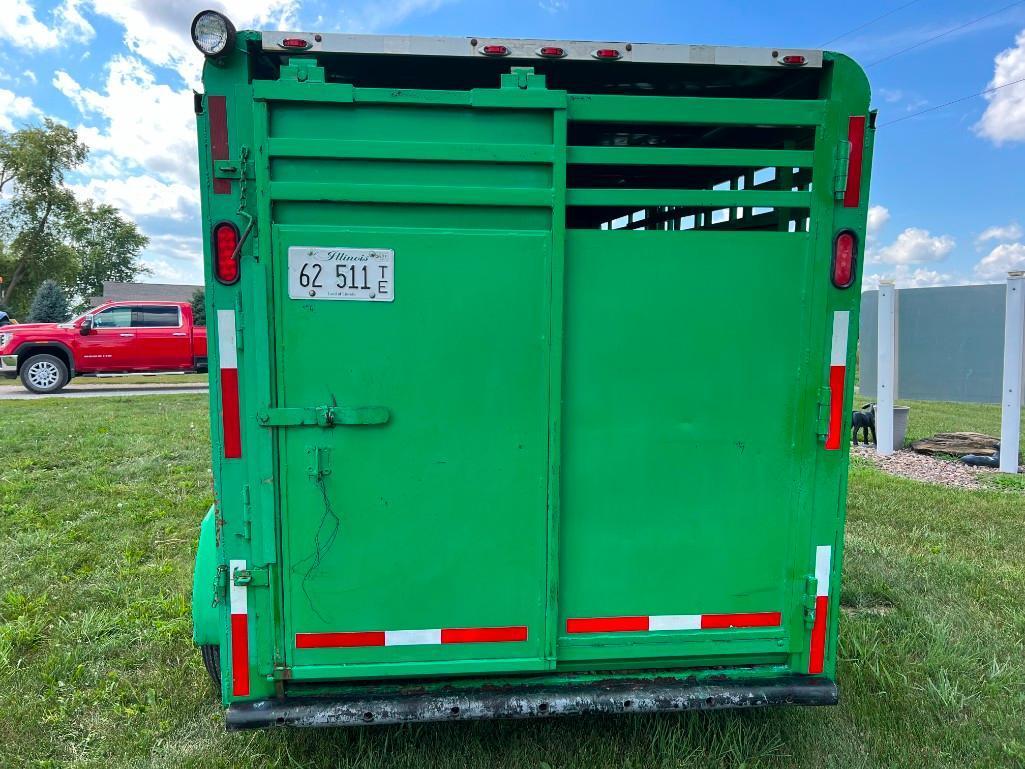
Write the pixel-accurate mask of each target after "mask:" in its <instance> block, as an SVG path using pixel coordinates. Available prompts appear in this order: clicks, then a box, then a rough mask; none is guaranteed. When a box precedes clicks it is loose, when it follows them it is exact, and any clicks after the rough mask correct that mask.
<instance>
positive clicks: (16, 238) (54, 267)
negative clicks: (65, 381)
mask: <svg viewBox="0 0 1025 769" xmlns="http://www.w3.org/2000/svg"><path fill="white" fill-rule="evenodd" d="M87 152H88V150H87V149H86V147H85V145H84V144H81V143H80V142H79V141H78V135H77V134H76V133H75V131H74V130H73V129H71V128H68V127H67V126H63V125H59V124H58V123H55V122H53V121H52V120H50V119H49V118H47V120H46V121H45V122H44V124H43V125H42V126H36V127H31V128H23V129H21V130H20V131H15V132H14V133H11V134H2V135H0V194H3V193H5V192H8V191H10V192H13V194H12V195H10V196H5V199H4V201H3V205H2V207H0V237H2V238H3V239H4V240H5V242H6V243H5V248H4V263H3V264H0V269H2V274H3V276H4V278H5V301H6V302H7V304H8V305H10V306H11V307H12V308H13V309H14V310H15V311H21V310H23V309H24V308H25V307H26V305H27V304H28V297H29V296H31V293H32V290H33V289H34V288H35V287H36V286H38V285H39V284H40V283H41V282H42V281H43V280H45V279H47V278H50V279H54V280H58V281H60V282H63V283H66V282H67V281H68V280H69V279H71V278H72V277H73V276H74V274H75V272H76V260H75V255H74V253H73V251H72V249H71V248H70V247H69V246H68V244H67V243H66V235H67V227H66V224H67V221H68V218H69V217H70V216H72V215H74V213H75V212H76V211H77V208H78V203H77V201H76V200H75V196H74V195H73V194H72V192H71V190H70V189H68V188H67V186H66V185H65V184H64V174H65V172H67V171H69V170H71V169H74V168H76V167H77V166H79V165H80V164H81V163H82V161H83V160H85V156H86V153H87Z"/></svg>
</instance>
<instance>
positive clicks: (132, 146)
mask: <svg viewBox="0 0 1025 769" xmlns="http://www.w3.org/2000/svg"><path fill="white" fill-rule="evenodd" d="M53 85H54V87H56V88H57V90H58V91H60V92H61V93H63V94H64V95H65V96H67V97H68V99H70V100H71V102H72V103H73V104H74V105H75V106H76V107H77V108H78V111H79V112H80V113H81V114H82V116H83V117H84V118H85V119H86V121H88V122H87V123H86V124H85V125H82V126H80V127H79V128H78V131H79V137H80V138H81V139H82V141H84V142H85V143H86V144H87V145H88V146H89V148H90V149H91V150H92V151H93V152H96V153H105V154H108V155H110V156H112V157H114V158H116V159H117V160H119V161H121V162H122V164H123V165H124V166H125V167H126V168H128V169H129V170H143V171H147V172H149V173H151V174H156V175H159V176H165V177H168V178H169V179H171V180H173V181H179V182H183V183H185V184H195V183H196V179H197V172H196V133H195V116H194V115H193V112H192V93H191V92H190V91H189V90H188V89H187V88H186V89H181V90H175V89H173V88H171V87H170V86H167V85H163V84H160V83H157V82H156V79H155V77H154V75H153V73H152V72H151V71H150V70H149V69H148V68H147V67H146V65H145V64H143V62H142V61H140V60H139V59H136V58H134V57H131V56H121V55H118V56H115V57H114V58H113V59H111V61H110V64H109V65H108V67H107V81H106V83H105V84H104V89H103V92H102V93H101V92H99V91H94V90H91V89H88V88H84V87H82V86H81V85H80V84H79V83H78V81H76V80H75V79H74V78H73V77H72V76H71V75H69V74H68V73H67V72H64V71H63V70H58V71H57V72H56V74H55V75H54V78H53ZM97 123H98V124H99V125H97Z"/></svg>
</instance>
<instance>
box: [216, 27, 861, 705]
mask: <svg viewBox="0 0 1025 769" xmlns="http://www.w3.org/2000/svg"><path fill="white" fill-rule="evenodd" d="M258 42H259V35H258V34H257V33H249V32H244V33H240V36H239V46H238V50H237V51H236V52H234V53H233V54H231V55H230V56H229V57H227V58H226V59H225V60H224V61H222V62H219V63H217V64H208V66H207V68H206V71H205V74H204V83H205V87H206V95H205V96H204V98H203V102H202V105H203V107H204V109H203V110H202V112H201V114H200V115H199V137H200V164H201V178H202V188H201V191H202V197H203V213H204V232H205V247H206V251H207V260H206V276H207V284H208V292H207V297H208V317H211V318H223V319H224V322H225V324H226V325H222V326H216V325H213V324H212V326H211V329H210V337H211V351H210V360H211V372H212V373H211V406H212V408H211V424H212V431H211V434H212V438H213V450H214V451H213V454H214V482H215V487H216V491H217V495H216V498H217V504H216V507H215V512H214V518H213V519H212V520H213V523H212V524H207V528H208V529H210V528H211V526H212V525H213V526H215V527H216V532H217V535H218V536H217V551H216V564H209V563H207V561H208V560H209V559H203V563H202V564H200V568H202V569H203V570H210V569H211V568H214V566H215V565H216V566H217V567H219V568H220V572H219V573H220V574H222V575H224V576H225V579H223V580H221V581H214V580H215V578H216V575H210V582H209V583H207V584H211V585H217V586H218V587H217V588H216V589H217V590H219V591H221V592H220V593H218V594H217V595H216V596H215V600H216V602H217V606H218V608H217V612H218V614H217V620H218V628H217V631H218V632H219V633H220V638H221V647H222V669H223V670H224V671H225V680H224V684H223V690H222V694H223V698H224V701H225V702H226V703H229V704H230V703H232V702H238V701H241V700H260V699H264V698H268V697H271V696H279V697H280V696H285V697H288V696H292V695H302V694H307V693H312V692H319V693H323V692H325V691H329V692H331V691H333V692H345V691H348V689H346V687H351V686H353V685H356V684H358V682H360V681H363V680H369V681H382V682H385V681H399V680H401V679H410V678H415V679H422V682H423V686H424V687H425V689H426V690H431V687H432V686H434V685H435V684H434V683H432V682H437V685H443V684H445V683H451V682H452V681H455V680H459V681H460V683H459V685H460V686H467V687H479V686H483V685H486V684H487V683H489V682H508V681H509V680H512V679H515V678H516V677H517V676H522V675H526V674H537V673H538V672H539V671H545V675H546V676H548V678H546V679H545V680H546V681H549V682H552V681H554V682H558V681H569V680H571V678H572V676H574V675H575V676H577V678H576V680H579V675H580V673H581V672H583V673H585V674H586V673H587V672H588V671H596V670H604V671H609V670H620V671H623V670H638V669H639V670H647V671H649V672H651V673H653V674H654V673H661V674H664V675H668V676H673V675H675V676H679V677H687V676H691V675H694V674H695V673H700V670H701V669H705V668H709V667H714V668H716V670H717V672H716V675H718V676H722V677H725V678H727V679H740V678H742V677H749V678H760V677H767V678H772V677H774V676H775V677H778V676H781V675H797V676H803V675H807V674H808V672H809V661H810V656H811V652H810V649H811V644H812V628H813V626H814V623H815V621H816V620H820V621H821V620H822V619H823V618H825V624H826V627H825V634H824V641H823V642H824V645H825V646H824V648H825V657H824V665H823V669H822V673H821V675H822V676H824V677H826V678H829V679H833V678H834V677H835V664H836V662H835V661H836V628H837V614H838V609H839V603H838V598H839V585H840V582H839V574H840V568H839V564H840V559H841V556H842V553H841V550H842V541H843V515H844V496H845V490H846V467H847V452H846V449H845V448H842V449H841V450H839V451H826V450H825V448H824V437H825V434H824V427H823V425H824V415H828V413H829V410H830V408H831V407H832V408H834V409H835V408H839V410H840V411H841V412H842V415H843V420H845V421H843V422H842V428H844V429H845V428H846V427H847V421H846V420H848V419H849V413H848V412H849V410H850V405H851V404H850V401H851V389H852V386H853V377H849V378H848V380H847V381H846V383H845V388H844V390H843V391H842V392H841V393H839V394H840V395H841V396H842V397H841V398H840V400H842V403H840V404H839V406H838V407H837V406H835V405H834V404H831V402H830V395H829V389H828V385H829V383H830V350H831V334H832V332H833V324H834V317H835V313H837V312H840V313H849V315H844V316H842V317H844V318H849V325H848V328H849V334H850V337H849V344H848V347H847V353H846V358H845V362H846V364H847V369H848V371H853V365H854V360H855V349H856V338H857V327H858V323H857V312H858V291H859V288H858V285H855V286H854V287H852V288H850V289H847V290H838V289H835V288H833V287H832V286H831V285H830V283H829V280H828V271H829V261H830V255H831V247H832V240H833V237H834V235H835V233H836V232H837V231H838V230H839V229H841V228H851V229H853V230H854V231H855V232H856V233H857V234H858V235H859V237H860V238H862V240H863V238H864V234H865V215H866V207H867V198H868V195H867V192H868V184H869V178H868V172H869V167H870V161H871V150H872V140H873V133H874V131H873V130H872V129H871V128H870V129H869V130H868V131H867V132H866V138H865V146H864V148H863V149H864V153H865V158H866V161H865V174H864V176H863V179H862V194H861V199H860V204H859V205H858V206H857V207H853V208H845V207H843V205H842V202H841V200H840V198H839V197H838V195H837V192H838V190H842V189H843V184H844V182H845V179H846V167H845V163H846V158H847V157H848V156H849V147H848V146H847V144H846V137H847V122H848V119H849V118H850V117H851V116H865V115H866V114H867V108H868V90H867V83H866V81H865V79H864V75H863V73H862V72H861V70H860V69H859V68H858V67H857V66H856V65H855V64H854V63H853V62H851V61H850V60H849V59H847V58H845V57H842V56H837V55H833V54H827V56H826V66H825V68H824V69H823V70H822V72H821V83H820V85H819V88H818V90H819V93H818V95H817V98H811V97H809V94H808V93H806V92H805V93H803V96H802V97H801V98H764V97H762V96H759V97H758V98H741V97H729V98H720V97H714V96H701V97H695V96H687V97H678V96H668V95H645V94H643V93H637V94H630V95H627V94H616V95H605V94H596V93H567V92H566V91H563V90H560V89H559V88H547V87H546V84H545V81H544V78H542V77H539V76H536V75H533V74H530V73H529V72H526V71H522V70H517V71H514V72H512V73H510V74H507V75H503V76H502V77H501V79H500V80H499V81H498V82H495V84H494V87H493V88H480V87H472V88H471V87H468V88H466V89H465V90H458V89H453V88H452V87H451V84H446V86H445V87H439V88H431V87H423V88H408V87H402V88H395V89H390V88H379V87H374V88H365V87H362V86H361V85H360V84H359V82H356V83H345V82H330V80H332V79H334V80H338V79H339V72H340V71H342V70H340V69H335V70H332V71H331V72H330V73H328V72H325V70H323V69H321V68H320V67H319V66H318V64H323V65H324V66H325V67H327V68H328V69H329V70H330V68H331V67H334V66H335V62H334V60H333V59H331V55H328V54H325V55H323V56H321V57H320V58H316V57H312V56H308V57H306V58H297V57H292V58H291V59H289V60H287V61H284V60H283V61H281V62H280V64H281V66H280V69H279V70H274V69H273V68H271V70H267V69H266V65H267V62H266V61H264V62H262V63H261V64H260V66H259V67H256V68H253V69H250V67H249V64H250V62H249V61H248V56H249V53H248V52H249V51H251V50H252V49H251V48H249V47H248V46H249V45H250V44H257V43H258ZM475 61H476V60H472V61H469V62H467V64H468V66H475V64H474V62H475ZM596 66H606V65H605V64H601V63H598V64H596ZM261 68H262V69H261ZM623 71H629V70H623ZM271 72H273V74H270V73H271ZM254 73H255V74H254ZM776 73H777V75H778V76H779V77H787V76H788V75H785V74H783V73H782V72H781V71H779V70H777V71H776ZM327 74H332V78H329V77H327ZM251 75H253V76H254V78H255V79H252V80H251V79H250V76H251ZM680 75H681V77H684V76H685V75H686V73H684V72H683V71H681V73H680ZM740 82H741V81H740V80H738V83H740ZM475 86H476V84H475ZM738 87H739V86H738ZM217 97H223V98H224V100H225V104H226V113H227V135H228V147H227V157H225V158H222V160H225V161H229V162H228V164H229V165H231V164H235V166H236V167H238V168H243V169H244V170H243V172H242V173H241V174H235V175H234V177H233V178H231V179H230V180H229V183H228V185H229V188H230V191H229V192H228V193H227V194H220V193H218V192H215V191H214V189H213V179H214V176H215V173H214V170H213V169H214V160H215V158H214V157H213V153H214V149H213V147H212V145H211V141H210V136H211V121H212V118H211V114H210V111H209V109H208V107H209V104H210V100H211V98H217ZM605 124H611V125H613V128H612V129H609V130H611V131H612V133H611V134H609V135H606V136H600V135H599V138H597V139H594V140H593V143H592V144H591V145H590V146H585V145H586V137H587V136H592V137H594V136H596V134H593V133H592V134H588V133H587V131H594V130H597V131H599V133H600V132H601V131H604V130H606V128H605ZM584 129H586V130H584ZM663 129H664V130H666V131H668V132H669V133H663V134H659V135H657V136H656V135H651V136H649V135H647V134H646V133H645V132H651V131H655V132H658V131H660V130H663ZM631 132H633V135H631ZM571 136H572V137H573V138H572V141H570V137H571ZM582 137H583V138H582ZM653 137H654V138H653ZM706 137H711V139H710V140H709V143H707V144H706V143H704V142H705V138H706ZM634 141H637V142H639V143H640V144H639V145H635V146H624V145H623V144H622V142H634ZM660 141H661V142H664V144H663V145H661V146H655V145H653V144H651V143H650V142H655V143H656V144H657V143H658V142H660ZM570 145H572V146H570ZM588 169H590V170H588ZM594 169H598V170H597V171H595V170H594ZM765 169H772V170H774V174H773V175H772V176H774V177H775V178H771V177H770V180H769V181H759V182H758V183H755V174H756V172H758V171H763V170H765ZM798 169H799V170H798ZM667 173H668V174H676V176H675V177H672V178H670V177H669V176H667V175H666V174H667ZM582 174H583V175H584V176H583V177H581V175H582ZM587 174H591V176H587ZM610 174H611V176H610ZM603 175H604V176H603ZM617 175H618V176H619V177H621V178H617ZM596 177H597V178H600V179H601V181H600V183H581V182H580V179H581V178H586V179H592V178H596ZM762 207H771V208H768V209H764V208H762ZM713 211H714V212H716V213H715V214H713V213H712V212H713ZM588 217H591V218H588ZM687 218H689V219H690V220H691V223H690V224H689V225H688V226H692V227H693V228H694V229H691V230H684V229H683V227H684V219H687ZM220 220H229V221H234V222H236V223H238V225H239V228H240V230H244V229H246V227H247V225H249V223H250V222H252V224H253V227H252V234H251V237H250V238H249V239H248V240H247V242H246V243H245V244H244V246H243V247H242V249H241V274H242V278H241V280H240V281H239V282H238V283H236V284H233V285H222V284H219V283H218V282H217V281H216V280H215V278H214V274H213V261H214V260H213V259H212V247H211V245H212V244H211V243H210V242H209V232H210V229H211V227H212V224H213V223H214V222H217V221H220ZM627 220H630V221H629V224H630V226H631V227H638V228H640V227H647V229H636V230H630V229H623V230H618V231H616V230H615V227H618V226H621V225H622V223H623V222H624V221H627ZM567 222H570V223H573V224H572V226H570V227H567ZM745 228H746V229H745ZM788 230H791V231H788ZM294 248H299V249H301V250H300V251H297V252H296V253H297V254H299V255H301V254H302V253H303V252H304V251H305V252H308V251H309V250H311V249H319V248H329V249H339V250H350V251H351V250H353V249H368V250H375V251H385V250H386V251H389V252H393V255H394V256H393V258H394V284H393V288H394V299H393V301H389V302H382V301H332V300H327V299H320V298H314V297H312V296H308V295H302V296H299V295H297V294H295V291H294V290H292V291H290V289H289V249H294ZM232 334H233V335H234V337H233V343H234V344H233V346H231V345H230V342H229V347H225V346H224V345H225V343H226V340H229V339H230V337H231V335H232ZM226 361H228V362H230V363H236V365H237V369H233V370H232V373H227V372H222V371H221V368H222V366H224V365H225V362H226ZM236 370H237V379H238V383H239V384H238V402H239V416H240V433H241V447H240V452H241V457H238V458H236V457H234V456H230V455H226V446H227V444H226V442H225V434H226V431H227V429H228V428H227V426H226V425H227V421H228V420H230V418H231V409H230V404H229V403H228V401H227V400H226V397H227V396H225V395H222V389H223V388H227V389H223V392H225V393H230V392H231V389H230V388H231V387H232V382H233V377H234V376H235V374H234V371H236ZM836 402H839V401H836ZM825 547H831V548H832V551H831V552H832V560H831V563H830V564H829V568H828V570H827V571H825V572H821V573H822V574H824V575H825V576H824V579H822V580H821V583H822V584H821V585H820V584H819V583H817V582H816V578H815V577H816V552H817V550H821V549H822V548H825ZM238 564H243V565H244V568H242V570H241V575H242V576H241V577H238V578H236V579H234V580H233V579H232V576H231V574H230V572H231V570H232V569H238V568H240V567H239V566H238ZM201 578H202V575H201V574H199V573H197V580H199V579H201ZM232 587H234V588H236V589H235V590H234V591H232V590H231V588H232ZM817 590H820V591H824V592H827V593H828V597H827V598H826V599H825V600H826V604H825V605H827V606H828V611H827V612H824V611H823V609H822V605H823V604H821V603H817V602H816V596H815V594H816V591H817ZM239 595H244V596H245V602H244V606H245V609H244V613H245V616H246V618H247V620H248V626H247V627H246V629H245V630H244V631H239V630H238V628H239V625H238V624H237V623H236V621H235V620H234V619H233V618H232V616H231V615H232V613H233V612H235V609H233V608H232V607H233V606H237V600H236V599H237V598H238V596H239ZM233 601H236V603H233ZM589 622H590V623H594V622H598V623H599V624H598V625H593V624H592V625H588V624H587V623H589ZM580 623H583V624H580ZM601 623H605V624H604V625H602V624H601ZM609 623H611V625H610V624H609ZM206 624H209V623H206ZM582 628H583V629H584V630H589V631H593V632H581V629H582ZM481 629H483V630H485V631H489V632H490V631H494V630H495V629H499V630H500V631H502V633H504V634H505V637H504V639H496V638H495V637H494V636H487V634H486V633H485V634H484V635H481V634H480V633H479V632H478V631H480V630H481ZM446 631H447V632H446ZM453 631H455V632H453ZM571 631H572V632H571ZM212 632H213V630H207V631H205V634H204V638H209V637H211V635H210V634H211V633H212ZM239 632H244V638H245V640H246V642H247V644H246V646H245V648H243V647H242V645H241V643H240V640H239V636H238V633H239ZM474 633H477V634H476V635H474ZM348 634H357V635H348ZM500 635H501V633H500ZM311 639H312V640H311ZM453 640H455V641H457V642H451V641H453ZM242 676H245V677H246V686H244V687H241V688H240V687H239V686H238V683H239V681H240V680H241V677H242ZM453 676H458V677H461V678H460V679H453V678H451V677H453Z"/></svg>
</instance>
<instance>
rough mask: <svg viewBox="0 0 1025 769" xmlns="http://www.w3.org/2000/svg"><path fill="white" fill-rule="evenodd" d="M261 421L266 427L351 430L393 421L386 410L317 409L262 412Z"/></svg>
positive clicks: (269, 409) (267, 409)
mask: <svg viewBox="0 0 1025 769" xmlns="http://www.w3.org/2000/svg"><path fill="white" fill-rule="evenodd" d="M256 418H257V420H258V421H259V423H260V424H261V425H263V426H264V427H301V426H303V425H309V426H311V427H348V426H354V425H383V424H386V423H387V422H388V421H389V420H390V419H391V411H390V410H389V409H388V408H386V407H385V406H316V407H307V408H266V409H261V410H260V411H259V412H258V413H257V415H256Z"/></svg>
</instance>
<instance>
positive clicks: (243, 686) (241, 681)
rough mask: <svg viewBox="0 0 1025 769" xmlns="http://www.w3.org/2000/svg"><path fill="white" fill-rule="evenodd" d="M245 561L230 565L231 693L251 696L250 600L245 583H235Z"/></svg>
mask: <svg viewBox="0 0 1025 769" xmlns="http://www.w3.org/2000/svg"><path fill="white" fill-rule="evenodd" d="M245 568H246V562H245V561H231V562H229V565H228V580H229V582H228V606H229V608H230V609H231V693H232V695H234V696H235V697H247V696H249V600H248V595H247V593H248V591H249V588H247V587H246V586H245V585H236V584H235V572H237V571H244V570H245Z"/></svg>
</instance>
